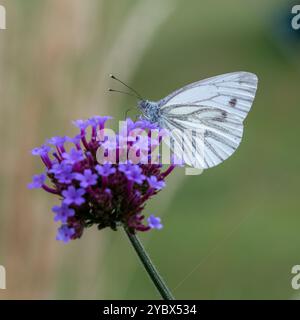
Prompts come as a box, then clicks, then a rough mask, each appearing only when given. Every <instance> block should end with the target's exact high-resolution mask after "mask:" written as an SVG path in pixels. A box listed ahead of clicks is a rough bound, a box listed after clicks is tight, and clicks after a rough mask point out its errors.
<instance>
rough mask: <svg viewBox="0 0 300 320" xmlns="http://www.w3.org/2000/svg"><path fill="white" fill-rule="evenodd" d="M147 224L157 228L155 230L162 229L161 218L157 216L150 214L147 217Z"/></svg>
mask: <svg viewBox="0 0 300 320" xmlns="http://www.w3.org/2000/svg"><path fill="white" fill-rule="evenodd" d="M148 224H149V227H150V228H151V229H157V230H160V229H162V227H163V225H162V223H161V219H160V218H159V217H155V216H154V215H151V216H150V217H149V218H148Z"/></svg>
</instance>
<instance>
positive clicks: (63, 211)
mask: <svg viewBox="0 0 300 320" xmlns="http://www.w3.org/2000/svg"><path fill="white" fill-rule="evenodd" d="M52 211H53V212H54V213H56V215H55V217H54V221H61V222H62V223H66V222H67V220H68V218H69V217H73V216H74V215H75V210H74V209H71V208H69V206H68V205H66V204H65V203H62V205H61V207H60V206H54V207H53V208H52Z"/></svg>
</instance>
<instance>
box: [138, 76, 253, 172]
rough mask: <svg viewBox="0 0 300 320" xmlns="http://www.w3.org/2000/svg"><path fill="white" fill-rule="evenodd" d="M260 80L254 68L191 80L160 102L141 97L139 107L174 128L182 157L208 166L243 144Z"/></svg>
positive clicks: (175, 147) (176, 150) (149, 117)
mask: <svg viewBox="0 0 300 320" xmlns="http://www.w3.org/2000/svg"><path fill="white" fill-rule="evenodd" d="M257 82H258V79H257V76H256V75H255V74H253V73H249V72H233V73H227V74H224V75H219V76H216V77H212V78H209V79H205V80H201V81H198V82H194V83H191V84H189V85H187V86H185V87H183V88H181V89H178V90H176V91H175V92H173V93H171V94H170V95H168V96H167V97H165V98H164V99H161V100H159V101H157V102H155V101H149V100H140V101H139V102H138V107H139V108H140V110H141V112H142V115H143V117H144V118H145V119H147V120H149V121H151V122H156V123H158V124H159V126H160V127H162V128H166V129H167V130H168V131H169V133H170V135H171V138H172V142H171V144H170V147H171V148H172V149H173V151H174V153H175V155H176V156H177V157H179V158H180V159H181V158H182V155H183V160H184V161H185V163H186V164H188V165H189V166H191V167H193V168H199V169H207V168H211V167H214V166H216V165H218V164H219V163H221V162H223V161H224V160H226V159H227V158H228V157H230V156H231V155H232V154H233V153H234V151H235V150H236V149H237V148H238V146H239V144H240V142H241V139H242V135H243V121H244V119H245V118H246V116H247V114H248V112H249V110H250V108H251V105H252V103H253V100H254V97H255V92H256V89H257ZM188 133H189V134H188Z"/></svg>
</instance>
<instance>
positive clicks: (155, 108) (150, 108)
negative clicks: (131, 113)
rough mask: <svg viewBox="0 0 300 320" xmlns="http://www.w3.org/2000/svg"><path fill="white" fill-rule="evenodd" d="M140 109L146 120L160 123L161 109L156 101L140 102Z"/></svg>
mask: <svg viewBox="0 0 300 320" xmlns="http://www.w3.org/2000/svg"><path fill="white" fill-rule="evenodd" d="M138 107H139V109H140V111H141V112H142V115H143V117H144V118H145V119H147V120H148V121H150V122H151V123H160V119H161V115H160V107H159V104H158V103H157V102H156V101H150V100H140V101H138Z"/></svg>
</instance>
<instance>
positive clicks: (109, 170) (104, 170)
mask: <svg viewBox="0 0 300 320" xmlns="http://www.w3.org/2000/svg"><path fill="white" fill-rule="evenodd" d="M96 170H97V172H98V173H99V175H100V176H102V177H108V176H109V175H111V174H114V173H115V172H116V168H114V167H113V166H112V165H111V164H110V163H105V164H103V165H102V166H100V165H99V164H97V165H96Z"/></svg>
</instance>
